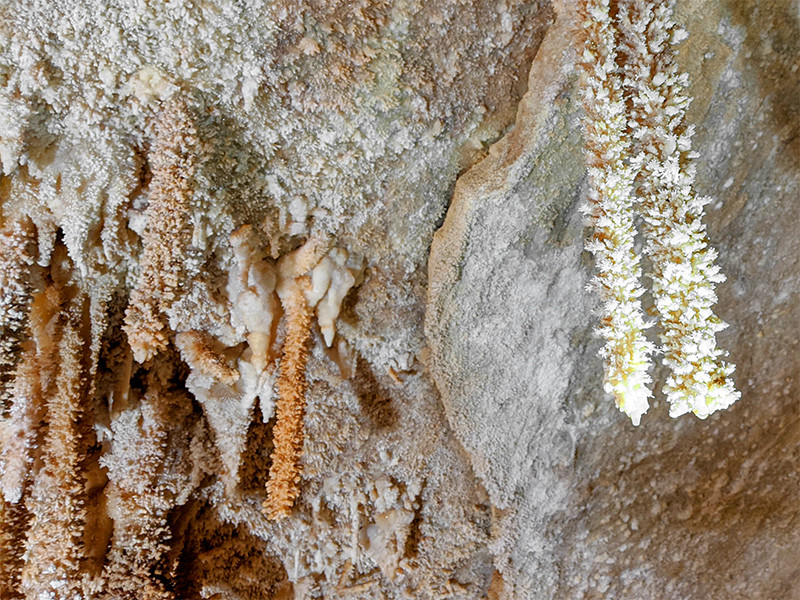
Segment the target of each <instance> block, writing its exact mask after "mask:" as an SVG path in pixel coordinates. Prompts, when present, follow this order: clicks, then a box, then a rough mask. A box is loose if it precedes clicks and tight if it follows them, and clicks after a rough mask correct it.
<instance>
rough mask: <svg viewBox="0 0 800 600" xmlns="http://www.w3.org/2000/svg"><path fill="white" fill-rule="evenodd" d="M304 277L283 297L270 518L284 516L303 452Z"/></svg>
mask: <svg viewBox="0 0 800 600" xmlns="http://www.w3.org/2000/svg"><path fill="white" fill-rule="evenodd" d="M309 285H310V284H309V281H308V278H307V277H301V278H298V279H297V280H296V281H295V283H294V285H293V286H292V288H291V289H290V290H289V291H288V292H287V293H286V294H285V295H284V297H283V299H282V300H283V308H284V311H285V313H286V341H285V342H284V345H283V356H282V357H281V364H280V375H279V377H278V401H277V403H276V414H277V421H276V423H275V428H274V429H273V440H274V444H275V447H274V450H273V452H272V467H271V468H270V472H269V481H268V482H267V494H268V496H267V500H266V501H265V502H264V511H265V512H266V513H267V516H268V517H269V518H270V519H273V520H277V519H281V518H283V517H286V516H288V514H289V511H290V510H291V508H292V506H293V505H294V501H295V500H296V499H297V496H298V495H299V494H300V488H299V483H300V474H301V470H302V469H301V465H300V457H301V455H302V453H303V437H304V433H303V418H304V416H305V403H306V389H307V387H308V383H307V381H306V363H307V360H308V343H309V339H310V337H311V314H312V311H311V307H309V305H308V302H307V300H306V290H307V289H308V287H309Z"/></svg>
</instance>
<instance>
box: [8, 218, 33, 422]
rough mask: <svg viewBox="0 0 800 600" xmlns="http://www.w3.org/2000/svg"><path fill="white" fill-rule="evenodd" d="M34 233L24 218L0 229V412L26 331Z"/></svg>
mask: <svg viewBox="0 0 800 600" xmlns="http://www.w3.org/2000/svg"><path fill="white" fill-rule="evenodd" d="M34 233H35V232H34V228H33V225H32V224H31V223H30V221H28V220H27V219H26V220H13V221H9V222H8V223H6V224H5V225H4V226H3V227H2V229H0V413H2V411H3V410H5V409H6V408H7V406H8V404H9V398H8V388H9V386H10V385H11V380H12V379H13V369H14V366H15V365H16V364H17V362H18V360H19V356H20V343H21V341H22V339H23V338H24V336H25V332H26V330H27V328H28V310H29V305H30V300H31V284H30V275H31V273H30V271H31V268H32V265H33V261H34V255H33V252H32V250H31V249H32V247H33V244H32V242H33V238H34Z"/></svg>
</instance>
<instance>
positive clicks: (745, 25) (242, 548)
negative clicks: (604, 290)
mask: <svg viewBox="0 0 800 600" xmlns="http://www.w3.org/2000/svg"><path fill="white" fill-rule="evenodd" d="M572 8H573V7H572V6H571V5H570V4H569V3H566V5H565V6H562V5H560V4H557V5H555V6H551V4H550V3H549V2H544V1H542V2H527V1H521V0H520V1H511V0H508V1H504V2H487V1H483V0H474V1H469V0H465V1H461V2H449V1H441V2H421V1H416V2H414V1H408V2H394V3H390V2H371V1H366V0H365V1H363V2H344V1H343V2H301V3H298V2H285V3H280V2H267V1H263V2H262V1H258V0H252V1H248V2H244V3H242V2H226V1H222V0H220V1H217V2H196V3H194V2H193V3H189V2H134V1H115V2H100V1H97V2H92V1H90V0H82V1H80V2H71V1H70V2H66V1H65V2H61V1H57V2H53V1H34V2H30V1H23V0H19V1H13V0H9V1H8V2H5V3H3V4H2V6H0V162H1V163H2V177H1V178H0V202H1V203H2V204H1V206H2V208H1V213H0V226H1V228H2V232H1V233H2V236H0V265H1V266H2V272H1V273H0V277H1V278H2V283H3V286H2V289H1V290H0V318H2V321H1V322H0V326H2V334H3V340H2V346H0V351H2V352H1V353H0V389H1V390H2V397H1V398H0V403H2V404H0V406H1V407H2V421H0V441H2V448H1V449H0V471H2V474H1V475H0V492H2V493H1V494H0V496H1V497H0V596H2V597H4V598H5V597H10V598H13V597H25V598H53V599H56V598H57V599H62V598H63V599H67V598H69V599H71V600H74V599H75V598H106V597H107V598H196V597H204V598H231V599H234V598H242V599H245V598H284V599H286V598H359V599H361V598H365V599H368V598H375V599H378V598H381V599H382V598H432V599H443V598H454V599H455V598H464V599H473V598H474V599H478V598H489V599H493V600H500V599H505V598H509V599H511V598H520V599H528V598H552V597H567V598H595V597H597V598H600V597H603V598H606V597H614V598H643V597H670V598H706V597H726V598H737V597H742V598H744V597H747V598H770V599H772V598H795V597H798V596H799V595H800V575H798V572H797V568H796V566H795V561H794V556H796V555H797V553H798V551H799V550H800V539H799V538H798V533H797V532H798V528H797V514H798V511H797V506H798V505H797V501H796V499H797V497H798V492H800V490H799V489H798V487H800V486H799V485H798V482H797V477H796V473H797V465H798V460H799V459H800V457H798V442H799V441H800V429H799V427H800V419H798V415H797V398H798V393H800V392H798V391H797V389H796V387H795V381H796V379H797V375H798V371H800V362H798V361H799V360H800V359H799V358H798V356H800V353H798V352H797V337H798V332H800V312H798V310H797V303H796V302H794V301H793V298H794V295H795V294H796V293H797V292H798V285H800V284H798V281H800V279H798V276H800V264H798V259H797V258H796V256H795V255H796V247H797V244H796V239H797V237H796V234H795V233H794V223H795V222H796V221H797V217H800V215H796V214H795V213H796V212H797V211H798V210H800V209H798V208H797V207H796V204H797V203H796V199H797V197H798V187H800V177H798V166H800V165H798V158H797V157H798V156H800V146H798V140H800V137H798V133H800V122H799V121H798V119H799V117H798V102H797V98H799V97H800V83H799V82H800V73H798V70H799V69H800V63H799V62H798V56H800V52H799V51H798V50H800V49H799V48H798V38H799V37H800V36H798V28H799V27H800V24H798V20H799V19H800V7H798V5H797V3H796V2H794V1H792V0H775V1H765V0H762V1H756V0H747V1H745V2H738V1H734V0H707V1H703V2H688V1H686V2H681V3H679V10H680V13H679V17H680V19H681V21H682V22H683V23H684V24H685V25H686V27H687V28H688V30H689V34H690V36H689V39H688V40H687V41H686V42H684V44H683V45H682V47H681V52H680V57H679V58H680V60H681V62H682V64H683V65H684V67H685V68H686V69H687V70H688V71H689V72H690V74H691V76H692V82H693V84H692V88H691V93H692V95H693V96H694V97H695V100H694V103H693V104H692V107H691V109H690V120H691V121H692V122H695V123H697V124H698V131H699V132H698V135H697V137H696V140H695V145H696V147H697V149H698V150H699V151H700V152H701V155H702V157H701V159H700V166H699V179H698V186H699V188H700V189H701V191H702V192H704V193H708V194H710V195H712V196H714V197H715V198H716V201H717V202H716V203H714V204H712V205H711V206H710V207H709V209H708V222H709V227H710V234H711V237H712V240H713V242H714V243H715V244H716V246H717V248H718V249H719V251H720V261H719V262H720V264H721V265H722V267H723V270H724V272H725V273H726V274H727V275H728V282H727V283H726V284H724V285H722V286H721V287H720V288H719V294H720V304H719V313H720V314H721V315H722V316H723V318H725V319H726V320H727V321H728V322H729V323H730V324H731V327H730V328H729V329H728V330H726V331H725V332H723V333H722V334H721V335H720V341H721V343H722V345H723V346H726V347H728V348H730V349H731V359H732V361H733V362H735V363H736V364H737V365H738V370H737V372H736V374H735V379H736V381H737V384H738V385H739V387H740V389H741V390H742V392H743V397H742V399H741V400H740V401H739V403H738V404H737V405H735V406H734V407H733V408H732V409H731V410H729V411H727V412H724V413H722V414H717V415H714V416H712V417H710V418H709V419H708V420H706V421H703V422H701V421H697V420H696V419H694V418H693V417H683V418H681V419H679V420H671V419H669V418H668V416H667V411H666V408H665V407H664V406H662V405H660V404H659V403H658V402H657V403H656V405H655V406H654V407H653V408H651V410H650V412H649V413H648V414H647V415H645V418H644V419H643V422H642V425H641V426H640V427H639V428H633V427H632V426H631V425H630V423H629V422H627V421H626V419H625V418H624V417H623V416H622V415H620V414H619V413H618V412H617V411H616V410H615V409H614V407H613V403H612V402H611V401H610V400H609V399H608V398H606V397H605V396H604V394H603V393H602V386H601V381H600V379H601V372H600V371H601V367H600V359H599V358H598V357H597V350H598V348H599V341H598V340H596V339H594V338H593V337H592V335H591V330H592V327H593V325H594V317H593V314H592V311H593V309H594V308H595V307H596V298H595V297H594V296H593V295H592V294H591V293H589V292H587V291H586V290H585V286H586V283H587V281H588V279H589V277H590V276H591V272H592V264H591V261H590V259H589V257H588V255H586V253H585V252H583V250H582V249H583V239H584V235H585V231H584V227H583V220H582V217H581V216H580V215H579V213H578V208H579V206H580V204H581V202H582V201H583V197H584V195H585V169H584V166H583V156H582V153H581V145H582V141H581V136H580V132H579V126H578V116H579V115H578V104H577V102H576V85H577V81H576V77H575V75H574V54H573V52H574V49H572V48H571V47H570V44H571V40H572V35H571V31H570V26H571V21H570V14H571V11H572ZM523 94H524V96H523ZM459 175H460V176H459ZM448 203H449V208H448ZM445 213H446V217H445ZM443 219H444V225H442V220H443ZM440 226H441V229H439V231H438V232H437V233H436V235H435V236H434V231H436V229H437V228H438V227H440ZM429 253H430V261H428V255H429ZM304 286H305V287H304ZM297 290H302V291H303V292H304V293H305V297H306V298H307V299H308V298H313V302H312V300H307V301H308V302H309V304H310V306H311V309H313V315H312V319H311V322H312V324H311V340H310V343H309V345H308V348H309V356H308V365H307V368H306V380H307V386H308V389H307V393H306V394H305V396H306V407H305V417H304V423H305V443H304V453H303V457H302V461H301V466H302V477H301V479H300V482H299V490H300V495H299V498H298V500H297V502H296V503H295V506H294V507H293V508H292V510H291V513H290V516H289V517H288V518H286V519H284V520H281V521H277V522H274V521H270V520H268V519H267V517H266V516H265V515H264V514H263V512H262V502H263V501H264V500H265V499H266V492H265V485H266V482H267V479H268V476H269V471H270V468H271V462H272V458H271V457H272V450H273V441H274V440H273V430H274V428H275V422H276V418H275V414H276V402H279V401H280V400H279V398H278V397H277V396H278V394H277V390H278V389H279V388H280V387H281V385H280V376H281V373H282V372H286V370H287V369H286V365H285V364H284V361H285V360H287V358H286V357H287V354H284V353H283V349H284V348H283V344H284V339H285V338H287V337H290V336H287V330H291V325H290V324H289V323H288V321H289V318H290V315H288V314H287V313H289V312H291V311H286V310H285V308H286V307H287V306H290V305H289V304H288V302H289V301H288V300H287V298H290V297H292V294H293V293H298V292H297ZM314 306H315V307H316V308H314ZM423 321H424V324H425V328H424V330H423ZM327 342H330V344H328V343H327ZM657 375H658V374H657ZM657 379H658V376H657ZM278 412H280V411H278Z"/></svg>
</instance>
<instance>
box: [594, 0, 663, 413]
mask: <svg viewBox="0 0 800 600" xmlns="http://www.w3.org/2000/svg"><path fill="white" fill-rule="evenodd" d="M580 10H581V20H580V27H579V35H581V36H582V38H583V53H582V55H581V57H580V60H579V64H580V68H581V71H582V75H583V77H582V81H583V85H582V89H581V100H582V103H583V111H584V117H583V130H584V136H585V140H586V158H587V162H588V163H589V203H588V206H587V207H586V209H585V212H586V214H588V216H589V219H590V223H591V225H592V226H593V228H594V233H593V235H592V237H591V239H590V240H589V242H588V243H587V249H588V250H590V251H591V252H592V254H594V257H595V261H596V264H597V271H598V272H597V275H596V276H595V278H594V282H593V286H594V287H595V288H596V289H597V291H598V292H599V294H600V297H601V299H602V301H603V307H602V310H601V325H600V327H599V332H600V334H601V335H602V337H603V338H604V340H605V344H604V346H603V349H602V351H601V354H602V356H603V359H604V368H605V378H604V381H605V383H604V386H605V389H606V391H607V392H610V393H612V394H613V395H614V398H615V401H616V403H617V406H618V407H619V409H620V410H621V411H623V412H624V413H625V414H627V415H628V416H629V417H630V418H631V420H632V421H633V423H634V425H638V424H639V421H640V419H641V417H642V415H643V414H644V413H645V412H646V411H647V409H648V406H649V404H648V398H649V397H650V396H651V392H650V389H649V384H650V381H651V380H650V375H649V374H648V369H649V367H650V358H649V355H650V353H651V352H652V350H653V347H652V344H651V343H650V342H648V340H647V339H646V337H645V335H644V329H645V327H646V326H647V323H646V322H645V318H644V313H643V311H642V306H641V303H640V301H639V297H640V296H641V294H642V292H643V290H642V287H641V284H640V279H641V266H640V264H639V257H638V256H637V254H636V252H635V251H634V235H635V229H634V223H633V218H634V213H633V202H634V199H633V180H634V172H633V169H632V167H631V165H630V164H629V159H630V138H629V137H628V135H627V130H626V120H627V119H626V112H625V102H624V99H623V95H622V80H621V77H620V75H619V73H618V70H617V66H616V51H615V45H616V41H615V37H614V27H613V24H612V20H611V16H610V14H609V2H608V0H585V1H583V2H581V3H580Z"/></svg>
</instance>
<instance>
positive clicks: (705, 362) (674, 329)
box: [618, 0, 739, 418]
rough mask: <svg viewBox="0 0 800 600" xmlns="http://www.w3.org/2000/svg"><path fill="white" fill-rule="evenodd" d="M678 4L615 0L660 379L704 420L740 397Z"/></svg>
mask: <svg viewBox="0 0 800 600" xmlns="http://www.w3.org/2000/svg"><path fill="white" fill-rule="evenodd" d="M674 4H675V3H674V1H668V2H647V1H645V0H623V1H622V2H620V5H619V17H618V18H619V30H620V41H621V44H620V46H621V49H622V50H621V56H622V58H623V59H624V60H623V65H624V72H625V80H624V86H625V90H626V95H627V96H628V100H629V104H630V111H631V112H630V114H631V119H630V130H631V135H632V137H633V138H634V140H635V143H634V149H633V157H632V161H631V162H632V164H633V166H634V167H635V168H636V170H637V172H638V183H639V188H638V210H639V211H640V212H641V213H642V215H643V217H644V219H643V223H642V229H643V232H644V233H645V236H646V245H645V251H646V252H647V254H648V256H649V257H650V259H651V261H650V262H651V265H652V280H653V297H654V300H655V305H656V309H657V311H658V316H659V321H660V325H661V336H660V337H661V350H662V351H663V353H664V364H665V365H667V366H668V367H669V368H670V370H671V373H670V375H669V377H668V378H667V381H666V384H665V386H664V394H665V395H666V397H667V400H668V402H669V403H670V415H671V416H673V417H677V416H679V415H682V414H684V413H687V412H693V413H694V414H695V415H697V416H698V417H700V418H705V417H707V416H708V415H710V414H711V413H713V412H715V411H717V410H720V409H724V408H727V407H728V406H730V405H731V404H732V403H733V402H735V401H736V400H737V399H738V398H739V392H738V391H737V390H736V388H735V387H734V385H733V381H732V380H731V379H730V375H731V373H732V372H733V369H734V367H733V365H731V364H729V363H726V362H723V361H721V360H720V357H721V356H722V355H723V351H722V350H720V349H719V348H718V347H717V343H716V339H715V335H716V333H717V332H718V331H720V330H721V329H724V328H725V327H726V324H725V323H723V322H722V321H721V320H720V319H719V317H717V316H716V315H715V314H714V312H713V311H712V307H713V306H714V304H715V303H716V300H717V297H716V294H715V292H714V287H715V285H716V284H717V283H721V282H722V281H724V280H725V277H724V276H723V275H722V274H721V273H720V269H719V267H718V266H717V265H715V264H714V261H715V259H716V257H717V253H716V251H715V250H714V249H713V248H711V247H710V246H709V242H708V236H707V235H706V227H705V225H704V224H703V207H704V206H705V205H706V204H708V202H709V201H710V200H711V199H710V198H707V197H703V196H699V195H698V194H697V193H696V191H695V190H694V185H693V184H694V178H695V171H696V159H697V156H698V154H697V153H696V152H693V151H692V141H691V138H692V134H693V132H694V128H693V127H692V126H691V125H687V124H686V123H685V117H686V109H687V107H688V106H689V103H690V101H691V99H690V98H689V96H688V95H687V92H686V89H687V87H688V84H689V78H688V75H687V74H686V73H681V72H680V71H679V70H678V66H677V65H676V63H675V58H674V56H675V52H674V46H675V45H676V44H677V43H678V42H680V41H681V40H682V39H683V38H684V37H685V36H686V32H685V31H683V30H682V29H681V28H679V27H677V26H676V24H675V22H674V20H673V16H672V15H673V8H674Z"/></svg>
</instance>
